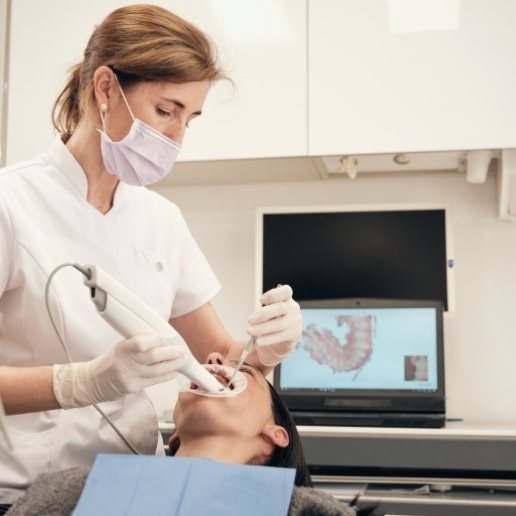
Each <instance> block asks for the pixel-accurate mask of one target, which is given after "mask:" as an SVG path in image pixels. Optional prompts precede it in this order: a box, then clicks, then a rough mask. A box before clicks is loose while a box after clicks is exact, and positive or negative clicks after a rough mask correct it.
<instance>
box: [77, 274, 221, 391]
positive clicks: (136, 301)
mask: <svg viewBox="0 0 516 516" xmlns="http://www.w3.org/2000/svg"><path fill="white" fill-rule="evenodd" d="M81 269H83V270H81V272H82V273H83V274H84V275H85V279H84V284H85V285H86V286H87V287H89V288H90V294H91V300H92V301H93V304H94V305H95V307H96V309H97V311H98V313H99V315H100V316H101V317H102V318H103V319H104V320H105V321H106V322H108V323H109V324H110V325H111V327H112V328H114V329H115V330H116V331H118V332H119V333H120V334H121V335H122V336H124V337H125V338H130V337H134V336H136V335H145V334H159V335H161V336H163V337H164V338H165V339H166V340H167V342H168V343H170V344H171V345H173V346H179V347H180V348H181V349H182V350H183V352H184V354H185V358H186V360H185V364H184V365H183V366H182V367H180V368H179V369H178V370H177V372H178V373H180V374H182V375H184V376H186V377H187V378H189V379H190V380H192V382H194V383H195V384H196V385H198V386H199V387H202V388H203V389H204V390H205V391H208V392H213V393H219V392H220V391H222V390H225V389H226V387H225V386H223V385H222V384H221V383H220V382H219V381H218V380H217V379H216V378H215V377H214V376H213V375H212V374H211V373H210V372H209V371H207V370H206V368H204V367H203V366H202V365H201V364H200V363H199V362H197V360H196V359H195V358H194V356H193V355H192V353H191V351H190V349H189V348H188V345H187V344H186V342H185V341H184V340H183V338H182V337H181V336H180V335H179V333H177V331H176V330H174V328H172V326H171V325H170V324H169V323H168V321H166V320H165V319H163V317H161V316H160V315H159V314H157V313H156V312H155V311H154V310H153V309H152V308H151V307H150V306H149V305H147V304H146V303H144V302H143V301H142V300H141V299H140V298H139V297H138V296H136V295H135V294H133V292H131V291H130V290H129V289H128V288H127V287H125V286H124V285H122V284H121V283H119V282H118V281H117V280H115V279H114V278H113V277H112V276H110V275H109V274H108V273H107V272H106V271H104V270H102V269H101V268H100V267H98V266H97V265H85V266H83V267H81Z"/></svg>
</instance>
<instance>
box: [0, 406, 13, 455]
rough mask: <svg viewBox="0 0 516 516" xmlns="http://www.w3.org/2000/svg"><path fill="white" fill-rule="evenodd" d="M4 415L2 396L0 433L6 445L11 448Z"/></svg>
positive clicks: (11, 444)
mask: <svg viewBox="0 0 516 516" xmlns="http://www.w3.org/2000/svg"><path fill="white" fill-rule="evenodd" d="M5 421H6V415H5V411H4V405H3V403H2V398H0V433H1V434H2V435H3V437H4V441H5V442H6V443H7V446H8V447H9V449H10V450H12V449H13V443H12V441H11V436H10V435H9V429H8V428H7V423H6V422H5Z"/></svg>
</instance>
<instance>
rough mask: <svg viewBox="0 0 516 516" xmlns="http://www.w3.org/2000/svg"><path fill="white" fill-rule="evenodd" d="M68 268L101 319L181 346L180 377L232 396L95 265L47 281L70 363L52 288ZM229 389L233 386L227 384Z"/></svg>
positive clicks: (158, 320) (152, 313) (175, 336)
mask: <svg viewBox="0 0 516 516" xmlns="http://www.w3.org/2000/svg"><path fill="white" fill-rule="evenodd" d="M65 267H73V268H75V269H77V270H78V271H79V272H81V273H82V274H83V275H84V276H85V280H84V284H85V285H86V286H88V287H89V289H90V295H91V299H92V301H93V303H94V305H95V307H96V308H97V311H98V313H99V315H101V317H103V318H104V319H105V320H106V322H108V323H109V324H110V325H111V327H112V328H113V329H115V330H116V331H118V332H119V333H120V334H121V335H123V336H124V337H126V338H130V337H132V336H135V335H142V334H149V333H153V334H155V333H158V334H160V335H162V336H163V337H164V338H165V339H166V340H167V341H168V342H169V343H170V344H172V345H179V346H181V348H182V350H183V351H184V353H185V358H186V360H185V364H184V365H183V366H182V367H181V368H180V369H178V373H181V374H182V375H184V376H186V377H188V378H190V379H191V380H192V381H194V382H195V384H196V385H199V386H200V387H202V388H203V389H204V390H205V391H206V395H207V394H208V393H209V392H212V393H216V394H217V395H218V396H220V395H221V393H222V392H228V393H230V392H231V390H230V389H229V388H226V387H225V386H223V385H222V384H221V383H219V382H218V381H217V380H216V378H215V377H214V376H213V375H212V374H211V373H210V372H209V371H207V370H206V369H205V368H204V367H203V366H202V365H201V364H199V362H197V360H196V359H195V358H194V356H193V355H192V353H191V351H190V349H189V348H188V345H187V344H186V342H185V341H184V340H183V338H182V337H181V336H180V335H179V333H177V332H176V331H175V330H174V329H173V328H172V326H170V324H168V322H167V321H165V320H164V319H163V318H162V317H161V316H160V315H159V314H157V313H156V312H155V311H154V310H153V309H152V308H150V307H149V306H148V305H147V304H146V303H144V302H143V301H142V300H141V299H139V298H138V297H137V296H136V295H135V294H133V293H132V292H131V291H130V290H129V289H127V288H126V287H124V286H123V285H122V284H121V283H119V282H118V281H116V280H115V279H114V278H112V277H111V276H110V275H109V274H108V273H107V272H105V271H103V270H102V269H100V267H97V266H95V265H86V266H83V265H79V264H77V263H71V262H65V263H62V264H61V265H58V266H57V267H55V268H54V270H53V271H52V272H51V273H50V275H49V277H48V279H47V284H46V287H45V304H46V307H47V312H48V315H49V318H50V322H51V324H52V326H53V328H54V330H55V332H56V335H57V338H58V340H59V343H60V344H61V346H62V348H63V351H64V353H65V355H66V358H67V360H68V362H70V363H71V362H73V360H72V356H71V355H70V352H69V350H68V346H67V345H66V342H65V341H64V339H63V338H62V336H61V334H60V332H59V330H58V328H57V325H56V322H55V320H54V318H53V317H52V313H51V310H50V285H51V282H52V278H53V277H54V275H55V274H56V273H57V272H58V271H60V270H61V269H63V268H65ZM228 385H230V384H229V383H228ZM93 408H94V409H95V410H96V411H97V412H98V413H99V414H100V415H101V416H102V417H103V418H104V420H105V421H106V422H107V423H108V425H109V426H110V427H111V428H112V429H113V431H114V432H115V433H116V434H117V435H118V436H119V437H120V439H121V440H122V441H123V442H124V443H125V445H126V446H127V447H128V448H129V449H130V450H131V451H132V452H133V453H134V454H135V455H139V454H140V453H139V452H138V450H137V449H136V448H135V447H134V446H133V445H132V444H131V442H129V440H128V439H127V438H126V437H125V436H124V435H123V434H122V432H121V431H120V430H119V429H118V428H117V426H116V424H115V423H114V422H113V421H112V420H111V418H110V417H109V416H108V415H107V414H106V413H105V412H104V411H103V410H102V409H101V408H100V407H99V406H98V405H96V404H95V405H93ZM1 419H2V418H1V417H0V426H1V425H2V421H1ZM9 442H10V441H9Z"/></svg>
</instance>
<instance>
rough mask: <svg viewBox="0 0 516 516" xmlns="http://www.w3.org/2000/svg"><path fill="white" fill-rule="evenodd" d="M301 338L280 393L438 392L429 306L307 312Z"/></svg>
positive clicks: (284, 371) (284, 372) (285, 366)
mask: <svg viewBox="0 0 516 516" xmlns="http://www.w3.org/2000/svg"><path fill="white" fill-rule="evenodd" d="M302 312H303V336H302V338H301V340H300V341H299V343H298V344H297V347H296V350H295V352H294V353H292V355H291V356H289V357H288V358H287V359H285V361H284V362H283V364H282V370H281V388H282V389H287V390H288V389H313V390H337V389H400V390H404V389H406V390H414V389H420V390H425V391H432V390H437V388H438V378H437V335H436V327H435V312H434V310H433V309H429V308H305V309H303V311H302Z"/></svg>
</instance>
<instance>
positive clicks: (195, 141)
mask: <svg viewBox="0 0 516 516" xmlns="http://www.w3.org/2000/svg"><path fill="white" fill-rule="evenodd" d="M129 3H131V2H128V1H121V0H75V1H74V2H70V1H68V0H48V1H46V2H34V1H32V0H16V1H15V2H12V15H11V20H10V22H11V42H10V74H9V94H8V116H9V118H8V124H7V126H8V142H7V161H8V163H13V162H16V161H20V160H24V159H28V158H30V157H32V156H33V155H34V154H37V153H39V152H43V151H45V150H46V149H47V147H48V145H49V142H50V141H51V139H52V137H53V131H52V128H51V124H50V111H51V108H52V104H53V101H54V99H55V98H56V97H57V95H58V93H59V92H60V91H61V89H62V87H63V86H64V83H65V78H66V74H67V69H68V68H69V67H70V66H71V65H73V64H75V63H76V62H78V61H80V60H81V59H82V53H83V51H84V48H85V46H86V43H87V41H88V38H89V36H90V35H91V32H92V31H93V28H94V26H95V24H98V23H100V21H101V20H102V19H103V18H104V17H105V16H106V15H107V14H108V13H109V12H111V11H112V10H114V9H116V8H118V7H120V6H122V5H127V4H129ZM153 3H156V4H158V5H162V6H163V7H166V8H169V9H170V10H172V11H173V12H175V13H177V14H178V15H180V16H183V17H184V18H186V19H187V20H189V21H191V22H193V23H194V24H196V25H198V26H199V27H200V28H201V29H203V30H204V31H205V32H206V33H207V34H209V35H210V37H211V38H212V39H213V40H214V42H215V43H216V46H217V47H218V51H219V55H220V62H221V63H222V66H223V68H224V69H225V70H226V72H227V75H228V76H229V77H231V79H232V80H233V81H234V87H233V86H231V84H229V83H227V82H222V83H219V84H217V85H216V86H215V87H214V88H213V90H212V91H211V92H210V95H209V96H208V99H207V101H206V103H205V106H204V110H203V111H204V113H203V115H202V116H201V117H200V118H199V119H198V120H196V121H195V122H193V123H192V128H191V129H190V130H189V131H188V132H187V135H186V137H185V141H184V149H183V151H182V152H181V155H180V160H182V161H197V160H201V161H204V160H221V159H243V158H264V157H279V156H303V155H306V154H307V103H306V97H307V81H306V74H307V66H306V16H307V13H306V2H303V1H302V2H300V1H298V0H274V1H265V2H264V1H258V0H256V1H246V2H238V1H231V0H195V2H192V1H189V0H175V1H174V2H172V1H170V0H168V1H166V0H157V1H155V2H153Z"/></svg>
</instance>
